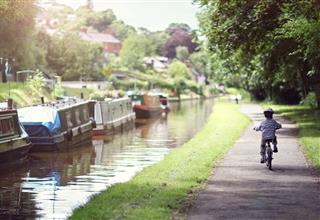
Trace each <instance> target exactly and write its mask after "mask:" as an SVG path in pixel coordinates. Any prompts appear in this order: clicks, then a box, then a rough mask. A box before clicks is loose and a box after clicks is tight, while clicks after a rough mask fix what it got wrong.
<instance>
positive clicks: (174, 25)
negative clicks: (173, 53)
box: [166, 23, 192, 34]
mask: <svg viewBox="0 0 320 220" xmlns="http://www.w3.org/2000/svg"><path fill="white" fill-rule="evenodd" d="M177 29H180V30H183V31H185V32H188V33H191V31H192V30H191V28H190V26H189V25H187V24H184V23H171V24H169V27H168V28H167V29H166V32H167V33H169V34H172V33H173V32H175V30H177Z"/></svg>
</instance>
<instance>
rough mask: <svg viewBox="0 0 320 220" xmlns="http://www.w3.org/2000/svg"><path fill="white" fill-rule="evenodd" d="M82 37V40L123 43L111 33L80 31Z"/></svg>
mask: <svg viewBox="0 0 320 220" xmlns="http://www.w3.org/2000/svg"><path fill="white" fill-rule="evenodd" d="M79 34H80V37H81V39H82V40H86V41H93V42H102V43H116V44H119V43H121V42H120V40H118V39H117V38H115V37H114V36H112V35H111V34H103V33H85V32H80V33H79Z"/></svg>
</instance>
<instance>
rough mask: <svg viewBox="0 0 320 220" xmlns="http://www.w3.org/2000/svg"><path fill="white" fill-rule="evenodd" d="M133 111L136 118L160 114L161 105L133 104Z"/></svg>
mask: <svg viewBox="0 0 320 220" xmlns="http://www.w3.org/2000/svg"><path fill="white" fill-rule="evenodd" d="M133 111H134V112H135V113H136V118H138V119H143V118H152V117H157V116H159V115H160V114H161V107H160V106H159V107H148V106H145V105H134V106H133Z"/></svg>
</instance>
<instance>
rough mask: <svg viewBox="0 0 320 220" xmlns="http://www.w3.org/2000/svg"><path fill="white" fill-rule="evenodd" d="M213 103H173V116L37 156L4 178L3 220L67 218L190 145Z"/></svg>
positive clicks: (0, 192) (0, 181)
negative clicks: (172, 151) (91, 200)
mask: <svg viewBox="0 0 320 220" xmlns="http://www.w3.org/2000/svg"><path fill="white" fill-rule="evenodd" d="M212 105H213V100H206V101H187V102H182V104H181V105H179V104H176V103H173V104H171V109H172V110H171V112H170V113H169V114H168V115H167V116H162V117H159V118H157V119H152V120H145V121H139V123H136V125H135V126H134V127H133V128H130V129H126V130H124V131H122V132H120V133H119V134H116V135H114V136H109V137H107V136H105V137H99V138H95V139H94V140H93V141H92V145H89V146H83V147H81V148H78V149H76V150H74V151H69V152H63V153H37V154H32V155H29V157H28V161H26V162H25V163H24V164H23V166H21V167H19V168H10V167H9V168H8V169H5V171H1V173H0V219H66V218H67V217H68V216H70V215H71V214H72V210H73V209H75V208H77V207H79V206H81V205H83V204H85V203H86V202H87V201H88V200H89V199H90V197H91V196H93V195H94V194H97V193H99V192H101V191H102V190H105V189H106V188H108V187H109V186H111V185H113V184H115V183H120V182H125V181H128V180H130V179H131V178H132V177H133V176H134V175H136V174H137V173H138V172H139V171H141V170H142V169H143V168H145V167H147V166H150V165H152V164H154V163H157V162H159V161H161V160H162V159H163V158H164V156H165V155H166V154H168V153H169V152H170V150H171V149H173V148H175V147H177V146H181V145H182V144H183V143H185V142H187V141H188V140H190V139H191V138H192V137H193V136H194V135H195V134H196V133H197V132H198V131H199V130H200V129H201V128H202V127H203V126H204V124H205V123H206V121H207V119H208V116H209V115H210V113H211V110H212Z"/></svg>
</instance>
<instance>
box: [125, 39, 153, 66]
mask: <svg viewBox="0 0 320 220" xmlns="http://www.w3.org/2000/svg"><path fill="white" fill-rule="evenodd" d="M153 53H154V51H153V47H152V43H151V41H150V40H149V39H147V38H146V37H144V36H140V35H136V34H134V35H130V36H129V37H128V38H127V39H126V40H125V41H124V42H123V45H122V49H121V51H120V58H121V63H122V64H123V65H124V66H125V67H127V68H128V69H129V70H142V69H143V58H144V57H145V56H150V55H151V54H153Z"/></svg>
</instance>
